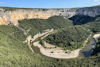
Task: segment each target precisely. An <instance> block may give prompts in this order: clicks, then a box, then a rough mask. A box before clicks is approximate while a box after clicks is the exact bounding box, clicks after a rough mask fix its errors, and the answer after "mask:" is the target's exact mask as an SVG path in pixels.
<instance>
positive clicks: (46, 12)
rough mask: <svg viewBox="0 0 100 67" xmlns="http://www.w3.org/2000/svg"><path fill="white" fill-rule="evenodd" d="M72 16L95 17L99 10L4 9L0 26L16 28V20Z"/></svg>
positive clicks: (0, 18)
mask: <svg viewBox="0 0 100 67" xmlns="http://www.w3.org/2000/svg"><path fill="white" fill-rule="evenodd" d="M74 15H87V16H91V17H95V16H98V15H100V8H99V7H98V8H80V9H79V8H72V9H69V8H66V9H16V10H7V11H5V9H4V8H0V25H8V24H13V25H14V26H18V20H23V19H33V18H39V19H48V18H49V17H51V16H64V17H72V16H74Z"/></svg>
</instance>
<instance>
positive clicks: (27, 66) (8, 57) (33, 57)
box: [0, 17, 100, 67]
mask: <svg viewBox="0 0 100 67" xmlns="http://www.w3.org/2000/svg"><path fill="white" fill-rule="evenodd" d="M19 22H20V25H19V27H21V28H23V29H25V30H28V29H30V32H29V34H32V35H34V34H36V33H38V32H39V31H41V32H42V31H43V30H45V29H48V28H49V29H50V28H54V29H56V30H58V32H56V33H57V34H56V33H55V34H52V35H57V36H60V34H61V35H62V36H63V37H64V38H65V40H67V38H66V37H68V36H69V39H68V42H70V41H71V42H72V41H73V42H74V41H76V42H78V43H79V42H80V41H81V40H85V38H86V37H87V35H86V34H88V31H86V30H85V29H87V28H89V26H84V25H83V26H75V27H74V26H73V24H72V22H71V21H69V20H65V19H63V18H62V17H54V18H49V19H48V20H42V19H31V20H21V21H19ZM84 27H85V28H84ZM98 27H99V26H98ZM64 33H66V34H67V35H68V36H67V35H65V34H64ZM77 34H80V35H79V37H78V35H77ZM75 35H76V36H75ZM65 36H66V37H65ZM71 36H72V37H71ZM83 36H84V37H83ZM60 37H61V36H60ZM63 37H61V39H62V38H63ZM25 38H26V36H25V35H24V34H23V31H21V30H19V28H17V27H13V26H3V25H2V26H0V67H100V64H99V63H100V58H99V57H100V55H98V57H96V56H93V57H90V58H83V59H80V58H76V59H67V60H61V59H53V58H48V57H45V56H42V55H41V54H39V53H32V52H31V50H30V49H29V47H28V45H27V44H26V43H23V41H24V40H25ZM58 38H59V37H58ZM58 40H60V38H59V39H58ZM64 43H66V41H65V42H64ZM79 44H80V43H79ZM73 45H74V44H73Z"/></svg>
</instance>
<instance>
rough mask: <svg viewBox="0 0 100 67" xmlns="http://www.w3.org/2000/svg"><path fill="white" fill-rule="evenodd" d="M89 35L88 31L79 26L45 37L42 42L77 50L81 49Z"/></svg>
mask: <svg viewBox="0 0 100 67" xmlns="http://www.w3.org/2000/svg"><path fill="white" fill-rule="evenodd" d="M89 35H90V31H88V30H87V29H85V28H83V27H81V26H70V27H67V28H65V29H62V30H61V31H60V32H59V31H58V32H56V33H54V34H51V35H49V36H47V37H46V38H45V39H44V40H45V41H46V42H48V43H50V44H53V45H57V46H59V47H63V48H65V49H77V48H79V47H82V45H83V43H84V41H85V40H86V39H87V37H88V36H89Z"/></svg>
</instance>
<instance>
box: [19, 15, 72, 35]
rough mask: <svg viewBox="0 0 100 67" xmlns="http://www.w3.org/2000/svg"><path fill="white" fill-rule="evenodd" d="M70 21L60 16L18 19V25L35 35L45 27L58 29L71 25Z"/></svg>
mask: <svg viewBox="0 0 100 67" xmlns="http://www.w3.org/2000/svg"><path fill="white" fill-rule="evenodd" d="M72 25H73V24H72V21H70V20H68V19H64V18H63V17H62V16H54V17H50V18H49V19H47V20H43V19H30V20H27V19H25V20H20V21H19V27H21V28H23V29H25V30H28V29H30V32H29V34H31V35H35V34H37V33H39V32H43V31H44V30H46V29H52V28H53V29H59V28H64V27H69V26H72Z"/></svg>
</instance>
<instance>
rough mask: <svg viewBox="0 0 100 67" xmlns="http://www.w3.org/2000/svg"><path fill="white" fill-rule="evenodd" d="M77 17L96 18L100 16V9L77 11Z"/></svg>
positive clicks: (91, 8) (81, 9) (92, 8)
mask: <svg viewBox="0 0 100 67" xmlns="http://www.w3.org/2000/svg"><path fill="white" fill-rule="evenodd" d="M76 15H86V16H90V17H96V16H99V15H100V7H90V8H89V7H88V8H80V9H78V10H76Z"/></svg>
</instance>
